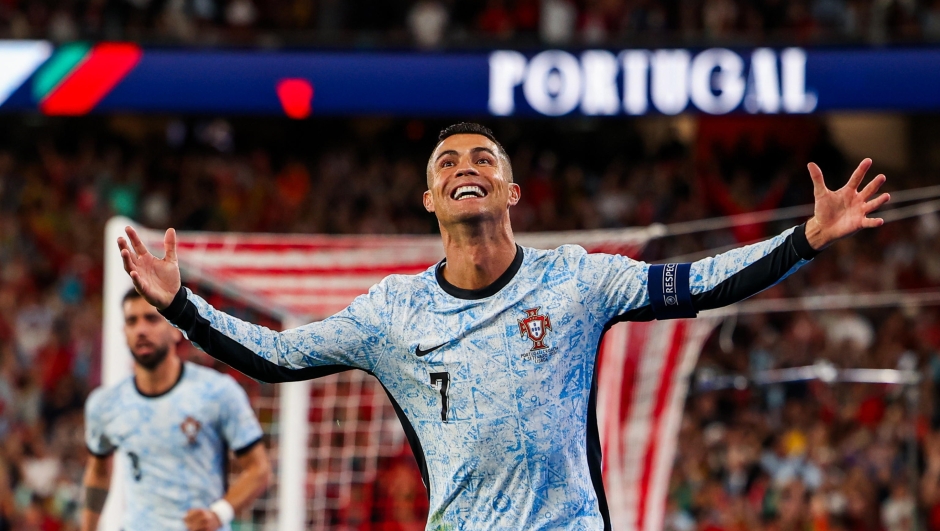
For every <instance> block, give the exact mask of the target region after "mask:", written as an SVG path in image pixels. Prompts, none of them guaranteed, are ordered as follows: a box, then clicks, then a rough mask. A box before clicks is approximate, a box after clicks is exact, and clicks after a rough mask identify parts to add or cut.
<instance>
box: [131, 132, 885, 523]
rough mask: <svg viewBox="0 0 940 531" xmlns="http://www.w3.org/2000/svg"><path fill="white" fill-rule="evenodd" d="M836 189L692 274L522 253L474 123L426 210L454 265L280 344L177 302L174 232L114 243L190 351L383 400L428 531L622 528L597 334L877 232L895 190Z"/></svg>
mask: <svg viewBox="0 0 940 531" xmlns="http://www.w3.org/2000/svg"><path fill="white" fill-rule="evenodd" d="M870 165H871V161H870V160H868V159H866V160H864V161H863V162H862V163H861V164H860V165H859V167H858V169H856V170H855V173H853V174H852V177H851V178H850V179H849V182H848V184H847V185H846V186H845V187H844V188H842V189H840V190H837V191H830V190H828V189H826V187H825V184H824V182H823V176H822V173H821V172H820V170H819V168H818V167H816V165H814V164H810V166H809V170H810V176H811V178H812V180H813V184H814V187H815V196H816V210H815V215H814V216H813V218H811V219H810V220H809V221H808V222H807V223H805V224H804V225H800V226H798V227H795V228H792V229H789V230H787V231H785V232H784V233H783V234H780V235H779V236H777V237H775V238H772V239H770V240H767V241H765V242H762V243H758V244H754V245H749V246H746V247H742V248H740V249H736V250H733V251H729V252H727V253H723V254H720V255H718V256H716V257H713V258H706V259H703V260H699V261H697V262H694V263H686V264H666V265H649V264H646V263H643V262H638V261H635V260H631V259H629V258H625V257H622V256H612V255H605V254H588V253H586V252H585V251H584V249H582V248H581V247H578V246H574V245H565V246H562V247H559V248H558V249H555V250H549V251H543V250H537V249H529V248H523V247H520V246H519V245H517V244H516V243H515V241H514V238H513V233H512V228H511V227H510V222H509V209H510V207H512V206H513V205H515V204H516V203H517V202H518V201H519V197H520V187H519V185H518V184H515V183H513V180H512V168H511V166H510V162H509V157H508V156H507V155H506V151H505V150H504V149H503V147H502V146H501V145H500V144H499V142H497V141H496V139H495V138H494V137H493V134H492V133H491V132H490V131H489V130H488V129H486V128H485V127H482V126H480V125H477V124H458V125H455V126H451V127H448V128H447V129H445V130H444V131H442V132H441V135H440V139H439V142H438V144H437V146H436V147H435V149H434V151H433V152H432V154H431V157H430V160H429V161H428V166H427V178H428V191H427V192H425V193H424V206H425V208H426V209H427V210H428V211H429V212H433V213H434V214H435V215H436V216H437V220H438V224H439V225H440V230H441V236H442V238H443V242H444V253H445V258H444V259H443V260H442V261H441V262H440V263H438V264H437V265H435V266H434V267H431V268H429V269H428V270H427V271H425V272H423V273H421V274H418V275H414V276H403V275H392V276H389V277H387V278H386V279H384V280H383V281H382V282H380V283H379V284H377V285H375V286H374V287H372V289H370V290H369V293H368V294H367V295H363V296H360V297H358V298H356V299H355V300H354V301H353V302H352V304H350V305H349V307H347V308H346V309H345V310H343V311H341V312H339V313H338V314H336V315H334V316H332V317H329V318H327V319H325V320H323V321H321V322H316V323H311V324H308V325H305V326H302V327H299V328H296V329H292V330H287V331H284V332H274V331H271V330H268V329H266V328H263V327H260V326H256V325H253V324H250V323H246V322H244V321H241V320H238V319H236V318H234V317H231V316H229V315H226V314H225V313H222V312H219V311H217V310H215V309H214V308H213V307H212V306H210V305H209V304H207V303H206V301H205V300H203V299H202V298H200V297H199V296H197V295H195V294H193V293H192V292H191V291H189V290H188V289H186V288H184V287H182V286H181V283H180V273H179V267H178V264H177V256H176V233H175V232H174V231H173V229H170V230H168V231H167V233H166V236H165V238H164V247H165V253H166V254H165V257H164V258H162V259H158V258H156V257H154V256H153V255H152V254H151V253H149V252H148V251H147V249H146V247H145V246H144V244H143V242H142V241H141V240H140V238H139V236H138V235H137V234H136V233H135V232H134V230H133V229H132V228H130V227H128V228H127V235H128V240H129V242H128V240H125V239H124V238H120V239H119V241H118V245H119V246H120V248H121V256H122V257H123V260H124V267H125V269H126V270H127V272H128V273H129V274H130V276H131V278H132V279H133V281H134V285H135V286H137V289H138V290H139V291H140V292H141V293H142V294H143V295H144V296H145V297H146V298H147V300H148V301H150V302H151V303H152V304H153V305H154V306H156V307H158V308H160V312H161V313H162V314H163V315H164V316H166V317H167V319H169V320H170V322H172V323H173V324H175V325H176V326H178V327H179V328H180V329H182V330H183V331H185V333H186V334H187V335H188V337H189V339H191V340H192V341H194V342H195V343H196V344H197V345H199V346H200V347H201V348H203V349H204V350H205V351H206V352H208V353H209V354H211V355H212V356H214V357H216V358H218V359H220V360H222V361H224V362H225V363H228V364H229V365H231V366H232V367H234V368H236V369H238V370H240V371H242V372H244V373H245V374H248V375H250V376H253V377H255V378H258V379H261V380H264V381H268V382H285V381H292V380H302V379H309V378H316V377H318V376H322V375H326V374H331V373H335V372H338V371H342V370H347V369H360V370H363V371H366V372H368V373H370V374H373V375H374V376H375V377H376V378H378V379H379V381H380V382H381V383H382V385H384V386H385V389H386V390H387V392H388V395H389V398H390V399H391V400H392V402H393V404H394V405H395V408H396V411H398V413H399V417H400V419H401V422H402V425H403V426H404V428H405V432H406V434H407V436H408V440H409V442H410V443H411V446H412V449H413V450H414V454H415V457H416V458H417V460H418V464H419V467H420V469H421V473H422V476H423V478H424V482H425V485H426V486H427V488H428V494H429V497H430V515H429V520H428V523H427V529H435V530H437V529H460V530H463V531H467V530H491V529H526V530H535V529H570V530H575V529H577V530H600V529H610V522H609V517H608V512H607V501H606V498H605V495H604V489H603V483H602V481H601V455H600V444H599V440H598V428H597V420H596V416H595V396H596V382H597V378H596V375H595V360H596V353H597V348H598V345H599V343H600V340H601V336H602V335H603V333H604V331H605V330H606V328H607V327H608V326H610V324H611V323H613V322H615V321H622V320H650V319H670V318H677V317H694V316H695V315H696V313H697V312H699V311H702V310H706V309H709V308H716V307H719V306H723V305H727V304H731V303H733V302H737V301H740V300H742V299H744V298H746V297H749V296H751V295H753V294H755V293H757V292H759V291H761V290H763V289H766V288H767V287H769V286H772V285H773V284H775V283H776V282H779V281H780V280H782V279H783V278H785V277H786V276H787V275H789V274H791V273H793V272H794V271H796V269H798V268H799V267H801V266H803V265H805V264H806V263H807V262H808V261H809V260H811V259H812V258H813V257H814V256H816V254H817V253H818V252H819V250H821V249H822V248H824V247H825V246H827V245H828V244H830V243H831V242H833V241H835V240H837V239H839V238H842V237H845V236H848V235H849V234H852V233H854V232H856V231H858V230H859V229H861V228H864V227H876V226H879V225H881V223H882V220H880V219H877V218H869V217H868V214H869V213H871V212H872V211H874V210H875V209H876V208H878V207H879V206H881V205H883V204H884V203H885V202H886V201H888V196H887V195H886V194H883V195H881V196H879V197H877V198H873V197H874V195H875V193H876V192H877V190H878V188H879V187H880V186H881V185H882V183H884V181H885V177H884V176H883V175H879V176H877V177H875V179H873V180H872V181H871V182H870V183H869V184H868V185H867V186H865V188H864V189H862V190H861V192H859V191H858V187H859V185H860V183H861V181H862V179H863V177H864V175H865V172H866V171H867V170H868V168H869V166H870Z"/></svg>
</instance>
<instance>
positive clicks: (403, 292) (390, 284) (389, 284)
mask: <svg viewBox="0 0 940 531" xmlns="http://www.w3.org/2000/svg"><path fill="white" fill-rule="evenodd" d="M437 265H438V264H434V265H433V266H431V267H429V268H428V269H426V270H424V271H422V272H420V273H417V274H414V275H401V274H394V275H388V276H387V277H385V278H383V279H382V280H381V281H380V282H379V283H377V284H375V285H374V286H372V288H371V289H370V290H369V296H370V297H377V298H381V299H384V300H386V301H398V302H401V301H402V300H403V298H405V299H411V298H413V296H414V295H416V294H419V293H422V292H424V293H427V292H428V291H429V288H431V287H432V286H434V285H436V284H437V280H435V276H434V269H435V268H436V267H437Z"/></svg>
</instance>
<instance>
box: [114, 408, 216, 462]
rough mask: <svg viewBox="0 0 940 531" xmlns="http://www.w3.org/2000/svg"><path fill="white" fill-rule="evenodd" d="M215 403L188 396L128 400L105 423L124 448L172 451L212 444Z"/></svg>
mask: <svg viewBox="0 0 940 531" xmlns="http://www.w3.org/2000/svg"><path fill="white" fill-rule="evenodd" d="M217 409H218V406H217V405H216V404H213V403H209V402H206V401H200V400H195V399H192V397H187V396H185V395H183V394H181V395H180V396H175V397H174V396H166V397H159V398H154V399H147V398H142V397H141V398H139V399H137V400H131V401H128V403H127V404H126V405H124V406H123V407H121V408H120V410H119V411H118V413H117V414H116V415H115V417H114V418H113V419H111V421H110V422H109V423H108V426H107V431H108V435H109V437H110V438H111V439H112V440H113V441H114V442H115V443H116V444H117V445H118V446H119V447H121V448H123V449H127V450H147V451H174V450H179V449H187V448H188V449H196V448H198V447H199V446H200V445H202V444H212V443H213V442H214V439H215V437H214V436H213V433H214V431H215V430H216V425H217V424H218V423H217V421H216V418H217V417H218V414H217Z"/></svg>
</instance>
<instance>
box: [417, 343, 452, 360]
mask: <svg viewBox="0 0 940 531" xmlns="http://www.w3.org/2000/svg"><path fill="white" fill-rule="evenodd" d="M446 344H447V343H441V344H440V345H438V346H436V347H431V348H429V349H427V350H422V349H421V345H415V356H418V357H419V358H420V357H421V356H427V355H428V354H430V353H432V352H434V351H435V350H437V349H439V348H441V347H443V346H444V345H446Z"/></svg>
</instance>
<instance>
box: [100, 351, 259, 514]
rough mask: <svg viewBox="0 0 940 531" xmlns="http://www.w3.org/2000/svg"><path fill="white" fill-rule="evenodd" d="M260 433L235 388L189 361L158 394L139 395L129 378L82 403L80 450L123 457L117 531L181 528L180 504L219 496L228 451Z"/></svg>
mask: <svg viewBox="0 0 940 531" xmlns="http://www.w3.org/2000/svg"><path fill="white" fill-rule="evenodd" d="M261 436H262V432H261V426H260V425H259V424H258V420H257V419H256V418H255V414H254V412H253V411H252V409H251V405H250V404H249V403H248V396H247V395H246V394H245V391H244V390H243V389H242V388H241V386H240V385H238V383H236V382H235V380H234V379H233V378H232V377H231V376H228V375H225V374H220V373H219V372H217V371H214V370H212V369H208V368H206V367H202V366H200V365H196V364H194V363H189V362H186V363H183V370H182V372H181V374H180V379H179V381H177V383H176V384H175V385H174V386H173V387H172V388H171V389H170V390H168V391H166V392H165V393H163V394H160V395H158V396H147V395H144V394H142V393H141V392H140V391H139V390H138V389H137V386H136V385H135V383H134V379H133V377H131V378H128V379H126V380H124V381H122V382H120V383H118V384H117V385H115V386H113V387H109V388H107V389H102V388H99V389H96V390H95V391H94V392H93V393H92V394H91V396H89V397H88V401H87V402H86V403H85V443H86V444H87V445H88V450H89V451H90V452H91V453H93V454H95V455H98V456H105V455H109V454H112V453H114V452H115V451H117V452H120V453H121V454H123V455H124V456H125V457H126V458H127V464H128V466H127V467H126V477H125V478H124V485H125V488H126V489H127V490H126V495H125V504H126V505H125V510H124V520H123V524H122V528H123V530H124V531H174V530H179V531H184V530H185V529H186V526H185V525H184V524H183V516H184V515H185V514H186V512H187V511H188V510H190V509H196V508H207V507H209V505H210V504H211V503H212V502H214V501H216V500H218V499H219V498H221V497H222V496H223V495H224V494H225V490H226V474H227V473H228V470H227V468H228V467H227V466H226V465H227V461H228V452H229V450H234V451H235V453H236V454H239V453H241V452H244V451H247V450H249V449H250V448H252V447H253V446H254V445H255V444H257V443H259V442H260V441H261ZM222 529H225V530H228V529H229V528H228V527H227V526H226V527H224V528H222Z"/></svg>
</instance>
